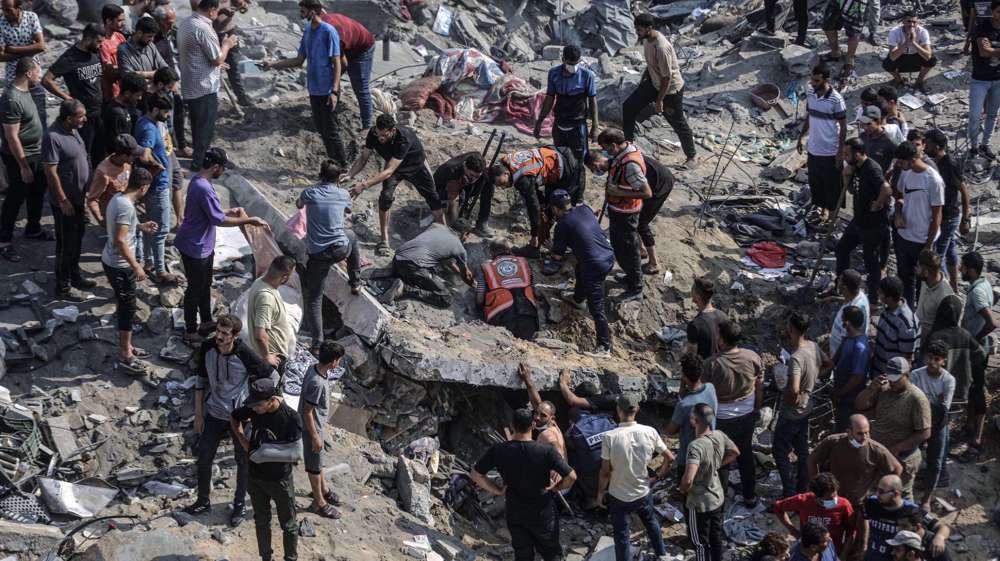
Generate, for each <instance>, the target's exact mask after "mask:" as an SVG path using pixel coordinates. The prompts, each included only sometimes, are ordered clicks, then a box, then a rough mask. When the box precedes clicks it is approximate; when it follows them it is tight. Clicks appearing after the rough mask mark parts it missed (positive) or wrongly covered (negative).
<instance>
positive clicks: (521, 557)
mask: <svg viewBox="0 0 1000 561" xmlns="http://www.w3.org/2000/svg"><path fill="white" fill-rule="evenodd" d="M534 426H535V420H534V413H533V412H532V411H531V409H528V408H527V407H525V408H523V409H518V410H517V411H515V412H514V435H513V436H512V437H511V439H510V440H509V441H507V442H503V443H500V444H497V445H495V446H493V447H492V448H490V449H489V451H488V452H486V455H485V456H483V457H482V459H480V460H479V461H478V462H477V463H476V465H475V467H473V469H472V472H471V473H470V474H469V477H470V478H471V479H472V481H474V482H475V483H476V485H478V486H479V487H481V488H482V489H485V490H486V491H488V492H489V493H491V494H493V495H496V496H498V497H499V496H503V497H504V498H505V499H506V502H507V513H506V515H507V516H506V518H507V529H508V530H509V531H510V539H511V546H513V548H514V561H530V560H532V559H534V558H535V552H536V551H537V552H538V553H539V554H540V555H541V557H542V559H543V560H544V561H555V560H557V559H562V545H561V544H560V543H559V517H558V515H557V513H556V502H555V500H554V493H558V492H560V491H562V490H563V489H569V488H570V487H572V486H573V483H574V482H575V481H576V472H575V471H573V469H572V468H570V467H569V464H567V463H566V460H565V459H564V458H563V457H562V456H561V455H559V452H558V451H557V450H556V449H555V448H554V447H552V446H550V445H549V444H542V443H541V442H534V441H533V440H532V438H531V431H532V429H533V428H534ZM494 469H495V470H497V471H498V472H499V473H500V477H502V478H503V485H504V486H503V487H500V486H498V485H497V484H496V483H494V482H493V481H492V480H491V479H490V478H488V477H487V474H488V473H489V472H490V471H492V470H494ZM553 471H555V472H556V473H558V474H559V475H560V476H561V477H562V478H561V479H559V480H558V481H557V482H556V483H552V482H551V479H550V477H549V474H550V473H551V472H553Z"/></svg>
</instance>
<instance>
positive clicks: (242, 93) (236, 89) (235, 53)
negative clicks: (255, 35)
mask: <svg viewBox="0 0 1000 561" xmlns="http://www.w3.org/2000/svg"><path fill="white" fill-rule="evenodd" d="M233 33H235V30H233V31H232V32H228V33H220V34H219V41H220V42H221V41H222V40H223V39H225V38H226V37H228V36H230V35H232V34H233ZM241 60H243V53H242V52H241V51H240V47H239V45H237V46H235V47H233V48H231V49H229V54H227V55H226V64H228V65H229V70H227V71H226V76H227V77H228V78H229V85H230V86H231V87H232V88H233V94H235V95H236V102H237V103H239V104H240V105H249V104H250V98H248V97H247V90H246V87H245V86H244V85H243V73H242V72H240V61H241Z"/></svg>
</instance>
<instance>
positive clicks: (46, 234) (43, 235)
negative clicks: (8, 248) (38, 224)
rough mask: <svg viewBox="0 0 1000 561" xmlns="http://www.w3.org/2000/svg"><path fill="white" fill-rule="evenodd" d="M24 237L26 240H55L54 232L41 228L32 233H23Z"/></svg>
mask: <svg viewBox="0 0 1000 561" xmlns="http://www.w3.org/2000/svg"><path fill="white" fill-rule="evenodd" d="M24 239H26V240H40V241H43V242H54V241H56V234H55V232H53V231H52V230H46V229H44V228H43V229H41V230H39V231H37V232H35V233H34V234H25V235H24Z"/></svg>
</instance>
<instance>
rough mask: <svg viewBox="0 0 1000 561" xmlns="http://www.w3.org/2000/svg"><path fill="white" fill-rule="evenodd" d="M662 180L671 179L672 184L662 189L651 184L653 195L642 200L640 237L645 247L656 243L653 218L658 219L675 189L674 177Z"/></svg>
mask: <svg viewBox="0 0 1000 561" xmlns="http://www.w3.org/2000/svg"><path fill="white" fill-rule="evenodd" d="M660 181H669V182H670V185H669V186H664V187H663V188H660V189H658V188H657V186H656V185H650V187H652V188H653V196H652V197H650V198H648V199H646V200H644V201H642V210H641V211H639V239H640V240H642V245H644V246H645V247H653V246H654V245H656V239H655V238H654V237H653V228H652V224H653V220H655V219H656V215H657V214H659V213H660V209H661V208H663V205H664V204H665V203H666V202H667V197H669V196H670V192H671V191H673V189H674V182H673V178H670V179H669V180H662V179H661V180H660Z"/></svg>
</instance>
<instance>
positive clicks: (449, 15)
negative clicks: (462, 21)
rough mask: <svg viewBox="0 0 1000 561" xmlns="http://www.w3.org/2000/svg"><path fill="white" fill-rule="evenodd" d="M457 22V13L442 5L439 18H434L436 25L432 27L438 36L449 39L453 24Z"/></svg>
mask: <svg viewBox="0 0 1000 561" xmlns="http://www.w3.org/2000/svg"><path fill="white" fill-rule="evenodd" d="M454 20H455V12H453V11H451V8H449V7H447V6H445V5H443V4H442V5H441V7H440V8H438V13H437V17H435V18H434V25H433V26H431V30H432V31H433V32H434V33H437V34H438V35H441V36H443V37H447V36H448V34H449V33H451V23H452V22H453V21H454Z"/></svg>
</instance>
